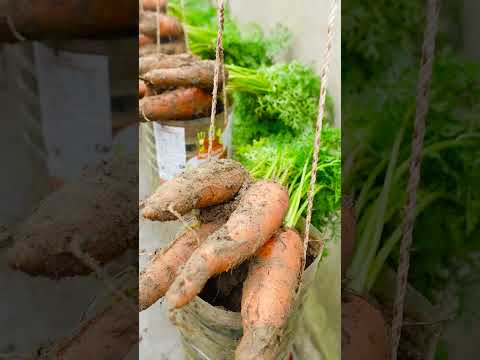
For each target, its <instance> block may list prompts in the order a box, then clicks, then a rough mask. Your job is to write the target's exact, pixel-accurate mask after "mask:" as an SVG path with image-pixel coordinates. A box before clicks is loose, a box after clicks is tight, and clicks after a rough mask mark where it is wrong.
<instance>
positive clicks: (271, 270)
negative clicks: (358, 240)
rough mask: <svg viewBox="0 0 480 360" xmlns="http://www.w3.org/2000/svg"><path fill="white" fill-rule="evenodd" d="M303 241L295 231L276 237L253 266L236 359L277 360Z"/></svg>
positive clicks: (245, 293)
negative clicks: (278, 341) (281, 332)
mask: <svg viewBox="0 0 480 360" xmlns="http://www.w3.org/2000/svg"><path fill="white" fill-rule="evenodd" d="M302 256H303V243H302V239H301V238H300V236H299V235H298V233H297V232H296V231H295V230H292V229H288V230H283V231H281V232H280V233H278V234H277V235H275V236H274V237H272V238H271V239H270V240H269V241H268V242H267V243H266V244H265V245H264V246H263V247H262V248H261V250H260V251H259V252H258V254H257V255H256V257H255V258H254V261H252V262H251V264H250V269H249V272H248V276H247V279H246V280H245V282H244V284H243V294H242V323H243V337H242V339H241V341H240V344H239V346H238V348H237V350H236V352H235V359H236V360H254V359H265V360H267V359H272V360H273V359H274V358H275V347H274V346H272V344H275V341H272V340H273V339H274V338H275V337H277V336H278V334H279V333H280V331H281V330H282V329H283V328H284V327H285V325H286V322H287V320H288V316H289V314H290V310H291V308H292V306H293V303H294V298H295V292H296V290H297V287H298V284H299V278H300V272H301V265H302Z"/></svg>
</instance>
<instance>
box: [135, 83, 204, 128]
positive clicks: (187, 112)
mask: <svg viewBox="0 0 480 360" xmlns="http://www.w3.org/2000/svg"><path fill="white" fill-rule="evenodd" d="M211 106H212V96H211V95H210V94H209V93H207V92H205V91H204V90H202V89H199V88H195V87H191V88H180V89H176V90H171V91H166V92H163V93H161V94H159V95H155V96H148V97H145V98H143V99H141V100H140V103H139V118H140V121H148V120H150V121H161V120H164V121H168V120H190V119H196V118H199V117H203V116H206V115H208V114H209V113H210V109H211Z"/></svg>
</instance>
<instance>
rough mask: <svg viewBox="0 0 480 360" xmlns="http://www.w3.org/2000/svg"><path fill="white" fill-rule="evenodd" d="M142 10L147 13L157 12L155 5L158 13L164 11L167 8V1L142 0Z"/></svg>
mask: <svg viewBox="0 0 480 360" xmlns="http://www.w3.org/2000/svg"><path fill="white" fill-rule="evenodd" d="M142 3H143V9H144V10H147V11H157V5H158V7H159V8H160V11H165V9H166V8H167V3H168V1H167V0H142Z"/></svg>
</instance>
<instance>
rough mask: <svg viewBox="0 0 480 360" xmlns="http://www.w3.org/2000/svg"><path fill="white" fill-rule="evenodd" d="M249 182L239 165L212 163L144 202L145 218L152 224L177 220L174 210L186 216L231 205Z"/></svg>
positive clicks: (186, 173)
mask: <svg viewBox="0 0 480 360" xmlns="http://www.w3.org/2000/svg"><path fill="white" fill-rule="evenodd" d="M247 180H248V173H247V172H246V170H245V169H244V168H243V167H242V165H240V163H238V162H237V161H234V160H227V159H222V160H212V161H208V162H206V163H204V164H201V165H200V166H199V167H197V168H193V169H188V170H186V171H184V172H182V173H180V174H178V175H177V176H176V177H175V178H173V179H172V180H170V181H167V182H166V183H164V184H162V185H160V187H159V188H158V189H157V191H156V192H155V193H154V194H153V195H152V196H150V197H149V198H148V199H146V200H144V201H143V202H142V206H141V208H142V215H143V217H145V218H147V219H150V220H159V221H168V220H176V219H177V218H176V216H175V215H174V214H172V213H171V212H170V209H173V210H174V211H175V212H177V213H179V214H180V215H184V214H186V213H188V212H190V211H191V210H193V209H201V208H205V207H208V206H212V205H217V204H221V203H224V202H227V201H230V200H231V199H233V198H234V197H235V195H236V194H237V193H238V191H239V190H240V188H241V187H242V185H243V184H244V182H246V181H247Z"/></svg>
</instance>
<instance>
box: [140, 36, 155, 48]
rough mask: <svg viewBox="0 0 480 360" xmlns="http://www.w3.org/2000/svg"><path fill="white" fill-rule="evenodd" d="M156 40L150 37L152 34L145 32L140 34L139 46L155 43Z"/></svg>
mask: <svg viewBox="0 0 480 360" xmlns="http://www.w3.org/2000/svg"><path fill="white" fill-rule="evenodd" d="M154 42H155V41H154V40H153V39H152V38H151V37H150V36H147V35H144V34H139V35H138V46H139V47H142V46H145V45H148V44H153V43H154Z"/></svg>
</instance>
